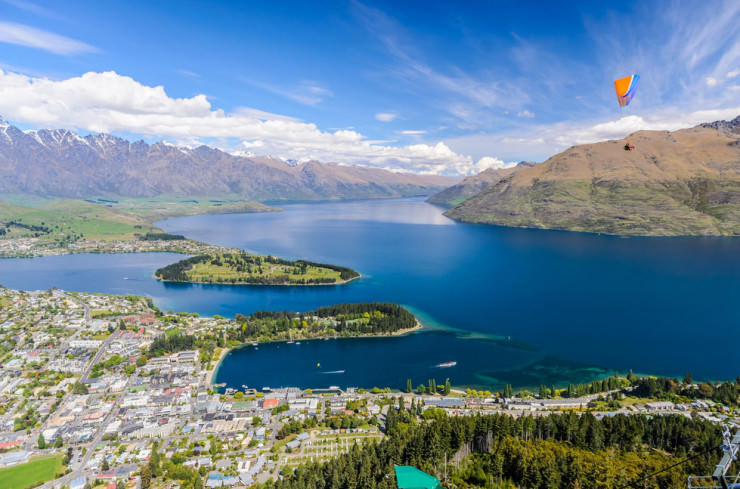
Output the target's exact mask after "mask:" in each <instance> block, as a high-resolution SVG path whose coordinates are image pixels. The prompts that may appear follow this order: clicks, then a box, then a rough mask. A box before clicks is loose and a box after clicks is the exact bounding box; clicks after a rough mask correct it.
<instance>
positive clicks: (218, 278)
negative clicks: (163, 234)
mask: <svg viewBox="0 0 740 489" xmlns="http://www.w3.org/2000/svg"><path fill="white" fill-rule="evenodd" d="M154 275H155V276H156V277H157V278H158V279H160V280H163V281H165V282H192V283H209V284H259V285H320V284H335V283H343V282H347V281H349V280H352V279H354V278H357V277H359V276H360V274H359V273H357V272H356V271H354V270H351V269H349V268H345V267H339V266H335V265H324V264H319V263H312V262H308V261H304V260H298V261H289V260H283V259H280V258H275V257H273V256H260V255H252V254H249V253H244V252H242V253H213V254H206V255H199V256H194V257H192V258H187V259H185V260H181V261H179V262H177V263H173V264H172V265H168V266H166V267H164V268H160V269H159V270H157V271H156V272H155V273H154Z"/></svg>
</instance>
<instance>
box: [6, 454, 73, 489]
mask: <svg viewBox="0 0 740 489" xmlns="http://www.w3.org/2000/svg"><path fill="white" fill-rule="evenodd" d="M62 469H63V466H62V456H61V455H59V454H57V455H45V456H41V457H37V458H34V459H32V460H31V461H30V462H27V463H25V464H20V465H15V466H13V467H8V468H5V469H0V489H26V488H27V487H29V486H33V485H36V484H38V483H40V482H46V481H48V480H51V479H54V478H55V477H56V476H57V475H58V474H61V473H62V471H63V470H62Z"/></svg>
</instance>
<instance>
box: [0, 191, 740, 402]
mask: <svg viewBox="0 0 740 489" xmlns="http://www.w3.org/2000/svg"><path fill="white" fill-rule="evenodd" d="M284 209H285V211H284V212H281V213H269V214H234V215H220V216H196V217H187V218H180V219H172V220H169V221H165V222H163V223H160V225H161V226H162V227H163V228H164V229H165V230H167V231H170V232H175V233H181V234H185V235H187V236H188V237H191V238H194V239H200V240H203V241H208V242H212V243H217V244H221V245H226V246H237V247H240V248H244V249H247V250H250V251H255V252H260V253H270V254H275V255H279V256H283V257H287V258H307V259H310V260H313V261H320V262H328V263H336V264H339V265H346V266H350V267H352V268H355V269H356V270H358V271H360V272H361V273H362V274H363V278H362V279H360V280H358V281H355V282H352V283H350V284H347V285H343V286H327V287H250V286H210V285H187V284H162V283H159V282H157V281H156V280H154V279H153V278H152V275H151V274H152V271H153V270H154V269H155V268H157V267H159V266H162V265H164V264H167V263H171V262H173V261H176V260H177V259H179V257H178V256H177V255H172V254H166V253H148V254H135V255H80V256H63V257H48V258H40V259H30V260H0V284H3V285H5V286H9V287H15V288H32V289H38V288H49V287H51V286H57V287H60V288H66V289H71V290H93V291H99V292H113V293H138V294H146V295H149V296H152V297H153V298H154V299H155V302H156V303H157V304H158V305H159V306H160V307H162V308H164V309H173V310H184V311H195V312H199V313H201V314H222V315H226V316H233V315H234V314H236V313H249V312H252V311H255V310H259V309H271V310H278V309H286V310H294V311H306V310H309V309H312V308H315V307H318V306H320V305H326V304H333V303H340V302H355V301H376V300H378V301H391V302H397V303H400V304H404V305H407V306H409V307H410V308H412V309H413V310H414V312H416V313H418V314H419V315H420V317H421V318H422V322H424V324H425V325H426V326H427V327H428V329H431V330H432V331H429V332H422V333H418V334H414V335H411V336H409V337H404V338H391V339H377V338H372V339H360V340H336V341H334V340H332V341H326V342H319V343H317V344H313V342H302V344H301V345H292V346H298V348H294V349H292V350H288V349H285V347H284V346H281V347H280V348H278V345H275V346H272V345H271V346H269V347H267V346H265V347H264V348H263V347H260V349H259V350H257V351H255V350H251V351H249V350H244V351H240V352H235V353H234V354H232V355H231V357H229V358H228V359H227V361H226V362H224V365H223V366H222V369H221V371H220V372H219V381H228V382H229V383H233V384H234V385H235V386H237V387H239V386H241V384H247V385H250V386H252V385H257V384H263V385H270V386H276V385H301V386H309V385H311V386H313V385H314V383H316V382H318V385H324V384H325V385H333V384H335V385H340V386H349V385H363V386H372V385H378V386H381V385H383V386H384V385H390V386H391V387H399V386H400V385H402V384H403V383H405V379H406V378H407V377H412V378H414V379H415V383H416V379H419V381H420V382H425V381H426V379H427V378H428V376H429V375H430V374H431V373H433V374H435V376H436V378H437V380H438V381H439V380H443V378H442V376H443V375H444V376H449V377H450V378H451V380H452V381H453V383H454V384H457V385H475V386H481V387H482V386H491V387H495V386H498V385H501V384H502V383H506V382H509V383H512V384H514V385H518V386H531V385H539V384H540V383H545V384H549V383H559V384H562V383H564V382H569V381H581V380H589V379H590V378H593V377H597V376H600V375H604V374H605V373H607V372H612V371H613V370H614V369H618V370H620V371H622V372H626V371H627V370H628V369H630V368H632V369H634V370H635V371H639V372H650V373H656V374H662V375H680V376H682V375H684V374H686V373H687V372H691V373H693V375H694V377H695V378H700V379H702V378H703V379H707V378H712V379H724V378H732V379H734V378H735V377H736V376H737V375H738V374H740V361H736V360H734V359H735V358H736V355H735V347H736V345H737V344H738V343H739V340H740V328H738V325H740V305H739V304H740V302H738V300H737V297H738V296H740V294H739V292H740V240H738V239H733V238H619V237H609V236H598V235H587V234H579V233H567V232H554V231H540V230H524V229H508V228H499V227H492V226H475V225H465V224H457V223H454V222H452V221H450V220H448V219H447V218H445V217H444V216H442V214H441V210H440V209H438V208H437V207H434V206H431V205H429V204H426V203H424V202H423V201H422V200H420V199H404V200H392V201H370V202H368V201H358V202H344V203H327V204H295V205H286V206H284ZM124 278H125V279H126V280H124ZM435 325H436V326H435ZM426 329H427V328H425V330H426ZM309 343H310V344H309ZM319 357H320V358H321V359H318V358H319ZM445 361H457V362H458V365H457V366H456V367H453V368H450V369H437V370H434V369H433V367H434V365H437V364H439V363H441V362H445ZM301 362H303V363H301ZM317 362H321V364H322V366H324V365H329V364H331V365H335V366H336V368H333V369H332V370H345V373H344V374H320V373H317V372H313V371H311V370H310V369H307V368H303V367H301V365H304V366H305V365H309V366H311V365H313V366H315V365H316V363H317ZM429 369H432V370H429ZM240 375H241V376H242V377H240ZM322 375H323V377H322ZM327 376H328V378H327V381H326V382H324V384H321V382H322V381H323V380H324V377H327ZM332 376H333V377H332ZM396 379H397V380H396Z"/></svg>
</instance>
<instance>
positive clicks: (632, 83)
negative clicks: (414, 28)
mask: <svg viewBox="0 0 740 489" xmlns="http://www.w3.org/2000/svg"><path fill="white" fill-rule="evenodd" d="M639 80H640V75H630V76H625V77H624V78H620V79H619V80H614V89H615V90H616V91H617V100H618V101H619V106H620V107H624V106H626V105H629V103H630V102H631V101H632V97H634V96H635V91H636V90H637V82H638V81H639Z"/></svg>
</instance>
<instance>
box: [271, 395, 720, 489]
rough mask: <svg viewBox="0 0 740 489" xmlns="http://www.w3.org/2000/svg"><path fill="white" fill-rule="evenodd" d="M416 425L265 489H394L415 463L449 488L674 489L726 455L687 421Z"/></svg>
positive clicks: (397, 423)
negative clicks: (402, 471) (398, 474)
mask: <svg viewBox="0 0 740 489" xmlns="http://www.w3.org/2000/svg"><path fill="white" fill-rule="evenodd" d="M415 419H416V418H415V416H414V415H412V414H409V412H408V411H407V410H406V409H405V408H403V406H399V408H394V409H391V410H390V411H389V416H388V418H387V425H386V429H387V431H388V433H389V434H390V436H389V437H388V438H386V439H385V440H383V441H382V442H380V443H377V444H370V445H366V446H362V447H358V446H356V447H354V448H353V449H352V450H351V451H350V452H349V453H347V454H345V455H342V456H340V457H338V458H336V459H334V460H332V461H329V462H326V463H321V464H316V463H314V464H308V465H305V466H302V467H299V468H297V469H296V471H295V472H294V473H292V474H284V478H283V479H282V480H278V481H275V482H272V481H270V482H268V483H266V484H265V485H263V487H264V488H271V489H299V488H300V489H340V488H341V489H344V488H357V489H360V488H363V489H364V488H367V489H373V488H378V489H380V488H383V489H390V488H395V487H396V486H395V480H394V477H393V475H392V474H393V465H394V464H401V465H406V464H408V465H413V466H415V467H418V468H420V469H422V470H424V471H426V472H428V473H430V474H433V475H435V476H436V477H438V478H440V479H443V485H444V486H445V487H456V488H514V487H521V488H527V489H545V488H548V489H550V488H597V487H598V488H604V489H621V488H623V487H626V486H627V485H629V484H634V485H635V487H640V488H646V489H658V488H660V489H668V488H671V489H673V488H677V487H685V485H686V480H687V479H686V477H687V476H688V475H690V474H709V473H711V471H712V469H713V467H714V464H716V463H717V461H718V460H719V457H720V455H721V452H720V450H719V449H718V448H717V447H718V446H719V444H720V442H721V428H720V427H719V426H717V425H714V424H711V423H709V422H706V421H700V420H696V419H690V418H685V417H683V416H656V417H653V418H650V417H646V416H624V415H617V416H614V417H605V418H603V419H601V420H599V419H596V418H595V417H593V416H591V415H589V414H583V415H578V414H575V413H569V414H550V415H548V416H542V417H531V416H523V417H520V418H514V417H511V416H508V415H503V414H496V415H490V416H471V417H441V418H439V419H435V420H433V421H430V422H417V421H415ZM694 455H696V456H695V458H693V459H691V460H690V461H689V462H687V463H684V464H681V465H678V466H676V467H673V468H670V469H668V470H666V471H665V472H662V473H661V474H659V475H657V476H655V477H650V478H646V476H647V475H649V474H652V473H653V472H656V471H659V470H662V469H666V468H668V467H669V466H670V465H672V464H675V463H676V462H678V461H681V460H683V459H684V458H686V457H688V456H694ZM445 461H447V464H445ZM445 474H446V475H447V479H445Z"/></svg>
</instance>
